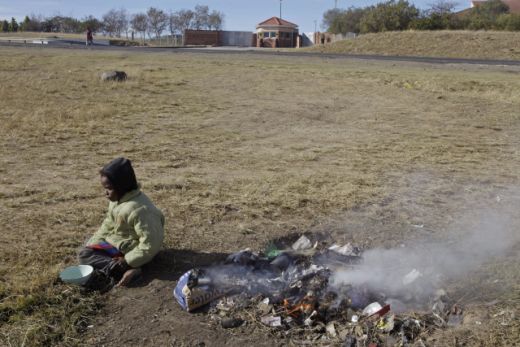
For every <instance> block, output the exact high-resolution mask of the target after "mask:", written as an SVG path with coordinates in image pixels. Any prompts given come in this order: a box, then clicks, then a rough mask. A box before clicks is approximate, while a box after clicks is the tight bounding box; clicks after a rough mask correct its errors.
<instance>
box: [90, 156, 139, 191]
mask: <svg viewBox="0 0 520 347" xmlns="http://www.w3.org/2000/svg"><path fill="white" fill-rule="evenodd" d="M99 172H100V174H102V175H103V176H106V177H107V178H108V179H109V180H110V183H112V185H113V186H114V188H115V190H116V191H117V192H118V193H119V195H121V196H123V195H124V194H126V193H128V192H129V191H131V190H134V189H137V179H136V178H135V172H134V169H133V168H132V163H131V162H130V160H128V159H126V158H116V159H114V160H112V161H111V162H110V163H108V164H106V165H105V166H103V168H102V169H101V170H100V171H99Z"/></svg>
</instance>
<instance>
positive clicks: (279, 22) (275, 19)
mask: <svg viewBox="0 0 520 347" xmlns="http://www.w3.org/2000/svg"><path fill="white" fill-rule="evenodd" d="M269 25H274V26H285V27H294V28H297V27H298V25H296V24H294V23H291V22H289V21H286V20H285V19H282V18H278V17H271V18H269V19H267V20H265V21H263V22H262V23H258V25H257V26H269Z"/></svg>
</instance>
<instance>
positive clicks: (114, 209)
mask: <svg viewBox="0 0 520 347" xmlns="http://www.w3.org/2000/svg"><path fill="white" fill-rule="evenodd" d="M99 174H100V178H101V185H102V186H103V188H105V194H106V197H107V198H108V199H109V200H110V203H109V205H108V212H107V215H106V217H105V220H104V221H103V224H102V225H101V227H100V228H99V230H98V231H97V232H96V233H95V234H94V235H93V236H92V237H91V238H90V240H88V242H87V244H86V246H85V247H84V248H83V249H82V250H81V251H80V253H79V256H78V258H79V262H80V264H85V265H91V266H93V267H94V268H96V269H99V270H101V271H103V272H104V273H105V274H107V275H109V276H111V277H114V278H115V279H116V280H119V282H118V284H117V285H118V286H126V285H128V284H129V283H130V282H131V281H132V280H133V279H135V278H136V276H139V275H140V274H141V266H142V265H144V264H146V263H148V262H149V261H151V260H152V259H153V257H154V256H155V255H156V254H157V253H158V252H159V250H160V248H161V246H162V242H163V239H164V216H163V214H162V212H161V211H160V210H159V209H158V208H157V207H155V205H154V204H153V203H152V201H151V200H150V199H149V198H148V197H147V196H146V195H145V194H144V193H143V192H141V191H140V189H139V187H138V185H137V180H136V177H135V173H134V169H133V168H132V164H131V162H130V160H128V159H125V158H117V159H114V160H112V161H111V162H110V163H108V164H107V165H105V166H104V167H103V168H102V169H101V170H100V171H99Z"/></svg>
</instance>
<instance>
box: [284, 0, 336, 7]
mask: <svg viewBox="0 0 520 347" xmlns="http://www.w3.org/2000/svg"><path fill="white" fill-rule="evenodd" d="M280 1H281V0H280ZM334 8H338V0H334Z"/></svg>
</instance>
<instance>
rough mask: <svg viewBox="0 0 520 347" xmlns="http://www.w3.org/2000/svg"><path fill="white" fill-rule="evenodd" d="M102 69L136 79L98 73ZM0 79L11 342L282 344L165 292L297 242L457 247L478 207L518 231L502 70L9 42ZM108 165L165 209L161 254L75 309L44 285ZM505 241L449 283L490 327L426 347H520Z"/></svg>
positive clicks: (515, 158) (89, 208)
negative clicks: (128, 283)
mask: <svg viewBox="0 0 520 347" xmlns="http://www.w3.org/2000/svg"><path fill="white" fill-rule="evenodd" d="M114 69H116V70H124V71H126V72H127V74H128V76H129V78H128V80H127V81H126V82H124V83H102V82H101V81H100V80H99V75H100V73H101V72H103V71H107V70H114ZM0 77H1V81H2V83H1V85H0V100H1V108H0V121H1V124H2V126H1V128H0V135H1V137H0V138H1V140H0V141H1V145H2V151H1V153H0V161H1V163H2V165H1V167H0V173H1V182H2V184H1V185H0V201H1V204H0V212H1V213H0V218H1V219H0V222H1V224H2V225H3V228H4V229H3V232H2V233H1V234H0V241H1V242H0V250H1V252H0V260H1V263H0V278H1V279H2V281H1V284H0V300H1V302H0V305H1V306H0V315H1V316H0V317H1V319H0V324H1V326H0V341H1V343H2V344H5V345H13V346H14V345H22V344H25V345H82V344H85V345H108V344H111V343H114V342H116V341H117V342H124V343H125V345H135V346H138V345H175V346H177V345H179V346H182V345H187V346H189V345H201V344H202V343H203V344H205V345H208V346H209V345H225V344H226V345H244V344H250V345H287V344H288V343H289V341H286V340H283V339H280V338H279V337H277V336H275V335H272V334H271V333H270V331H269V330H265V329H264V328H263V327H262V326H260V325H255V324H253V323H251V324H249V325H246V326H245V327H242V328H239V329H238V330H223V329H222V328H219V327H216V326H214V325H212V324H211V322H210V321H209V320H208V317H207V316H206V315H204V313H199V314H195V315H191V314H187V313H184V312H181V310H180V308H179V307H178V306H177V304H176V303H175V302H174V300H173V297H172V289H173V286H174V284H175V281H176V279H177V278H178V276H179V275H180V274H181V273H183V272H184V271H185V270H187V269H189V268H191V267H193V266H196V265H205V264H209V263H212V262H213V261H216V260H218V259H220V258H221V257H222V255H223V254H226V253H230V252H234V251H237V250H239V249H242V248H245V247H251V248H253V249H256V250H261V249H263V247H265V245H267V244H268V243H269V241H270V240H272V239H275V238H278V237H282V236H285V235H288V234H294V233H301V232H311V233H315V232H326V233H328V234H329V235H331V238H333V239H335V240H336V241H337V242H353V243H355V244H358V245H360V246H363V247H365V248H371V247H376V246H381V247H396V246H397V247H399V245H400V244H402V243H408V242H411V241H414V240H417V239H423V238H433V239H443V238H445V239H449V238H451V237H454V235H457V232H458V231H459V230H468V226H469V225H472V224H471V223H470V221H478V217H479V216H480V215H482V213H481V212H480V211H488V210H493V211H495V210H499V211H501V212H503V215H505V216H507V217H508V218H510V219H511V220H512V224H513V225H515V226H518V225H520V223H519V222H518V217H517V214H515V213H514V211H515V209H516V210H517V207H518V206H519V205H518V194H517V193H518V191H517V190H516V187H517V186H518V182H519V176H518V172H519V166H520V165H519V159H520V154H519V153H520V152H519V150H520V143H519V141H520V140H519V137H518V131H519V130H520V129H519V128H520V122H519V121H520V115H519V113H518V110H519V109H520V107H519V106H520V97H519V95H520V93H519V91H520V82H519V79H518V71H517V70H516V69H514V68H507V69H506V68H500V67H498V68H487V69H484V68H480V67H463V66H462V67H460V66H459V67H450V66H444V67H442V68H441V67H436V66H429V65H421V64H408V65H402V66H401V65H399V66H395V65H394V64H391V63H373V62H356V61H349V62H345V61H342V62H337V61H328V60H322V59H319V58H287V57H285V58H284V57H258V56H252V55H251V56H248V55H244V56H239V57H238V56H235V55H212V56H203V55H195V54H176V55H171V54H150V53H146V54H130V53H106V52H92V51H89V52H76V51H74V52H71V51H64V50H33V49H15V48H6V49H2V52H1V53H0ZM119 155H124V156H127V157H129V158H131V159H132V160H133V162H134V163H135V168H136V172H137V175H138V179H139V180H140V182H141V183H142V185H143V190H144V191H146V193H147V194H148V195H149V196H151V197H152V199H153V200H154V201H155V202H156V204H157V205H158V206H159V207H160V208H161V209H162V210H163V211H164V213H165V216H166V220H167V226H166V235H167V236H166V244H165V251H164V252H163V253H162V254H161V255H160V256H159V258H158V259H157V260H156V262H155V263H154V266H151V267H150V268H149V270H148V272H147V274H146V276H145V280H144V282H142V283H141V284H139V285H138V286H137V287H135V288H129V289H122V290H116V291H114V292H112V293H110V294H108V295H105V296H102V297H99V296H82V295H80V293H79V292H78V291H77V290H76V289H75V288H74V287H70V286H66V285H62V284H58V283H55V282H54V279H55V278H56V276H57V274H58V272H59V270H60V269H61V268H63V267H64V266H66V265H69V264H73V263H74V262H75V260H74V255H75V252H76V250H77V248H78V247H80V246H81V244H82V243H83V242H84V240H85V239H86V238H87V237H88V236H89V235H90V234H91V233H93V232H94V230H95V229H96V228H97V227H98V225H99V223H100V222H101V220H102V217H103V212H104V210H105V208H106V205H107V202H106V201H105V199H104V198H103V197H102V192H101V188H100V187H99V186H98V182H97V168H98V167H100V166H101V165H102V164H104V163H106V162H107V161H109V160H110V159H112V158H113V157H115V156H119ZM467 216H469V217H468V218H466V217H467ZM472 217H474V218H472ZM468 220H469V221H468ZM475 223H476V222H475ZM417 225H423V227H422V228H417V227H416V226H417ZM490 232H492V230H491V231H490ZM512 246H513V247H516V248H513V252H512V253H511V254H509V253H507V254H499V255H497V256H498V257H497V258H496V259H494V258H493V259H489V261H488V262H486V263H485V264H484V265H482V267H481V268H480V269H475V270H472V271H471V272H469V273H467V274H465V275H464V276H462V275H461V276H459V278H458V279H457V281H452V282H450V283H447V284H446V285H447V286H449V287H450V288H451V291H452V293H453V295H456V296H458V298H459V299H460V301H461V303H462V304H464V305H467V306H468V307H470V308H471V307H475V309H474V313H473V314H475V315H477V314H480V313H481V312H482V310H483V307H484V308H485V310H486V312H487V315H486V316H485V317H488V318H487V319H485V320H483V319H482V318H478V320H479V321H480V322H481V323H482V324H481V325H477V324H468V325H464V326H462V327H460V328H457V329H453V330H448V331H441V332H439V333H438V334H439V335H438V336H436V337H434V338H435V340H432V341H430V342H429V343H430V344H431V345H457V344H458V345H463V344H466V345H479V344H480V345H488V346H496V345H507V344H508V343H509V344H511V343H514V342H515V341H517V340H518V336H519V335H518V331H519V330H518V327H519V323H518V315H517V316H516V318H514V319H513V320H509V321H507V322H506V324H505V325H503V324H502V323H503V321H501V320H499V319H497V317H502V316H504V314H502V315H500V313H501V312H502V311H504V310H508V309H511V308H512V309H513V310H518V307H519V304H518V290H519V288H518V281H517V278H518V260H519V259H518V246H514V245H512ZM514 250H516V252H514ZM492 300H498V301H495V303H494V304H493V305H491V306H483V305H485V304H486V303H489V302H490V301H492ZM99 306H103V308H101V311H99V310H100V307H99ZM94 312H98V315H97V316H95V318H92V317H93V313H94ZM470 312H472V311H471V309H470ZM479 312H480V313H479ZM516 312H517V311H516ZM495 315H497V316H495ZM479 317H480V316H479ZM475 320H477V319H475ZM90 326H91V327H90ZM439 341H440V342H439ZM454 341H455V342H454Z"/></svg>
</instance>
